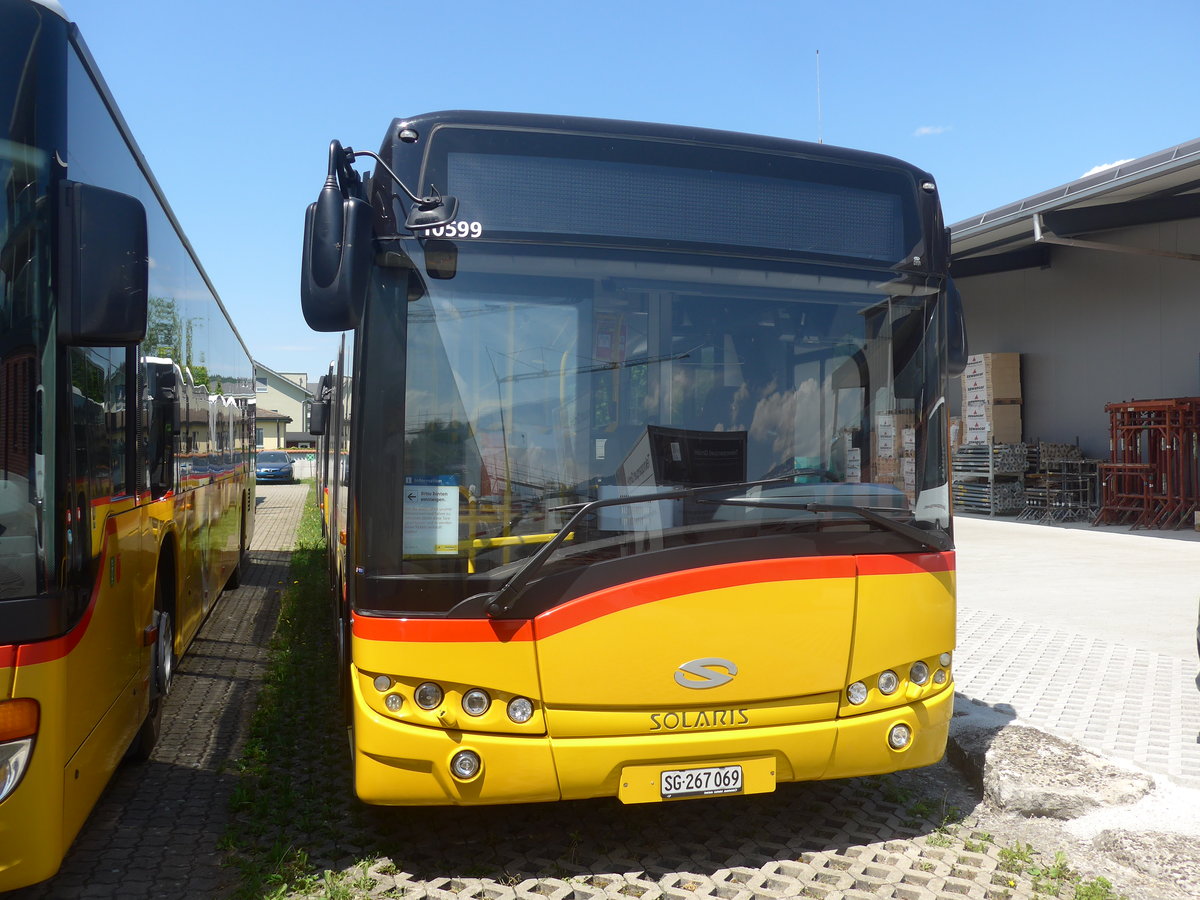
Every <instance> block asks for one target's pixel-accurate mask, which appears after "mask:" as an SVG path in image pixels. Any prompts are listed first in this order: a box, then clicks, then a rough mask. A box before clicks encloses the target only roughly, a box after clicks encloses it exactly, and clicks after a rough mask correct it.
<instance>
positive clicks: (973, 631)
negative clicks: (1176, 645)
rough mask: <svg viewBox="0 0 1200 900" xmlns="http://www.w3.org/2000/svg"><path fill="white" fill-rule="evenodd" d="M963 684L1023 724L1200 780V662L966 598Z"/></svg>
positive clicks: (1184, 779)
mask: <svg viewBox="0 0 1200 900" xmlns="http://www.w3.org/2000/svg"><path fill="white" fill-rule="evenodd" d="M955 663H956V665H955V672H954V674H955V680H956V682H957V686H958V689H959V691H961V692H962V693H963V694H965V695H967V696H969V697H972V698H974V699H976V700H982V701H984V702H986V703H989V704H991V705H993V706H996V707H998V708H1004V709H1008V710H1011V711H1012V713H1013V714H1014V715H1017V716H1019V717H1020V718H1021V719H1022V720H1023V721H1025V722H1027V723H1029V724H1031V725H1036V726H1037V727H1039V728H1043V729H1045V730H1046V731H1048V732H1050V733H1052V734H1056V735H1058V736H1059V737H1062V738H1065V739H1068V740H1074V741H1076V742H1077V743H1079V744H1082V745H1083V746H1085V747H1087V748H1089V749H1091V750H1094V751H1095V752H1097V753H1101V754H1103V755H1105V756H1111V757H1115V758H1117V759H1124V760H1127V761H1129V762H1133V763H1136V764H1138V765H1139V766H1140V767H1142V768H1144V769H1146V770H1148V771H1150V772H1154V773H1156V774H1159V775H1166V776H1168V777H1169V778H1170V779H1171V780H1173V781H1175V782H1176V783H1179V784H1182V785H1187V786H1190V787H1200V690H1197V683H1198V682H1197V676H1196V661H1195V660H1194V659H1193V660H1183V659H1180V658H1178V657H1174V656H1167V655H1164V654H1161V653H1155V652H1153V651H1149V650H1143V649H1139V648H1136V647H1131V646H1129V645H1126V644H1119V643H1116V642H1113V641H1106V640H1103V639H1100V638H1097V637H1090V636H1085V635H1079V634H1072V633H1071V632H1068V631H1064V630H1061V629H1057V628H1052V627H1049V626H1046V625H1042V624H1038V623H1032V622H1022V621H1020V620H1018V619H1014V618H1011V617H1009V616H1005V615H1000V614H997V613H994V612H988V611H986V610H980V609H971V608H969V607H966V606H964V605H962V604H961V603H960V606H959V616H958V649H957V650H956V651H955Z"/></svg>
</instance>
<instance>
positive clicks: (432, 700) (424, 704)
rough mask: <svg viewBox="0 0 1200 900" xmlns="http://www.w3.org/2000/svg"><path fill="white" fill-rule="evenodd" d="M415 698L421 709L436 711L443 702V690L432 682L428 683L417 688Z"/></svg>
mask: <svg viewBox="0 0 1200 900" xmlns="http://www.w3.org/2000/svg"><path fill="white" fill-rule="evenodd" d="M414 697H415V698H416V701H417V706H419V707H421V709H434V708H435V707H437V706H438V704H440V703H441V702H442V689H441V688H440V687H439V686H438V685H436V684H434V683H433V682H432V681H426V682H425V683H424V684H421V685H419V686H418V687H417V692H416V694H414Z"/></svg>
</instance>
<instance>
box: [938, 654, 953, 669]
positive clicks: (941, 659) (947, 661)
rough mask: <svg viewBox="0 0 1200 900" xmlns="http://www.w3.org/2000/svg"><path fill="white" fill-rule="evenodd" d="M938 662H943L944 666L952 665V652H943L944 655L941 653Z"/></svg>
mask: <svg viewBox="0 0 1200 900" xmlns="http://www.w3.org/2000/svg"><path fill="white" fill-rule="evenodd" d="M938 662H940V663H941V664H942V666H943V667H945V666H948V665H950V654H949V653H943V654H942V655H941V656H940V657H939V658H938Z"/></svg>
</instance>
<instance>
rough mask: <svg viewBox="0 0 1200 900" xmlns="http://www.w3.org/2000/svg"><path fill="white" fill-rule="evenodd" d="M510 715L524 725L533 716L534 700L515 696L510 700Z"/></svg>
mask: <svg viewBox="0 0 1200 900" xmlns="http://www.w3.org/2000/svg"><path fill="white" fill-rule="evenodd" d="M508 717H509V718H510V719H512V720H513V721H514V722H516V723H517V724H518V725H523V724H524V723H526V722H528V721H529V720H530V719H532V718H533V702H532V701H530V700H526V699H525V698H524V697H513V698H512V699H511V700H509V701H508Z"/></svg>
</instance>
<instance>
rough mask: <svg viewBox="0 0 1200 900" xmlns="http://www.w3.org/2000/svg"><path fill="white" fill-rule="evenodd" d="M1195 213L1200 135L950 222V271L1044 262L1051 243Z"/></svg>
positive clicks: (1199, 209)
mask: <svg viewBox="0 0 1200 900" xmlns="http://www.w3.org/2000/svg"><path fill="white" fill-rule="evenodd" d="M1198 217H1200V139H1196V140H1192V141H1188V142H1187V143H1183V144H1179V145H1177V146H1175V147H1171V148H1170V149H1167V150H1163V151H1160V152H1158V153H1151V154H1150V155H1149V156H1143V157H1142V158H1141V159H1135V160H1132V161H1130V162H1127V163H1122V164H1121V165H1119V166H1113V167H1111V168H1108V169H1104V170H1103V171H1101V172H1097V173H1096V174H1094V175H1088V176H1086V177H1084V178H1079V179H1077V180H1075V181H1072V182H1070V183H1068V184H1064V185H1062V186H1060V187H1057V188H1054V189H1053V190H1049V191H1043V192H1042V193H1040V194H1035V195H1034V196H1032V197H1027V198H1026V199H1024V200H1020V201H1018V202H1016V203H1010V204H1008V205H1006V206H1002V207H1000V208H998V209H993V210H991V211H989V212H985V213H983V214H982V215H978V216H973V217H971V218H969V219H964V220H963V221H961V222H957V223H955V224H954V225H951V226H950V231H951V253H952V256H953V260H954V264H953V267H952V272H953V274H954V275H955V276H956V277H960V278H961V277H968V276H970V275H979V274H987V273H989V272H996V271H1007V270H1011V269H1016V268H1027V267H1029V266H1033V265H1038V264H1039V259H1040V260H1041V262H1040V264H1041V265H1045V264H1046V261H1048V259H1049V256H1048V253H1049V247H1048V246H1046V245H1047V244H1054V243H1082V242H1081V241H1080V240H1079V239H1080V237H1081V236H1083V235H1088V234H1094V233H1095V232H1098V231H1105V230H1108V229H1111V228H1126V227H1131V226H1134V225H1145V224H1149V223H1152V222H1164V221H1173V220H1177V219H1188V218H1198Z"/></svg>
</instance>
